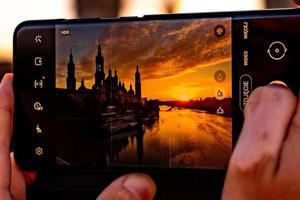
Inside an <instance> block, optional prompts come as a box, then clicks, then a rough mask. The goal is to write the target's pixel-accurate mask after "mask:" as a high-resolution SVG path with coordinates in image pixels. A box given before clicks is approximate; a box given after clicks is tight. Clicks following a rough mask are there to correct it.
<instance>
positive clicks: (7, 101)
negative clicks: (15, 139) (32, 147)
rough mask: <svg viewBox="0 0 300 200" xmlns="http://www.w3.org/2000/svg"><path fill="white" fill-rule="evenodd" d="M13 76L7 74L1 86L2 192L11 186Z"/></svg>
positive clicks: (0, 154)
mask: <svg viewBox="0 0 300 200" xmlns="http://www.w3.org/2000/svg"><path fill="white" fill-rule="evenodd" d="M12 78H13V77H12V74H6V75H5V76H4V78H3V80H2V82H1V84H0V160H1V162H0V190H1V191H4V190H8V189H9V185H10V174H11V171H10V167H11V166H10V156H9V152H10V138H11V131H12V130H11V129H12V127H11V125H12V123H11V121H12V109H13V88H12Z"/></svg>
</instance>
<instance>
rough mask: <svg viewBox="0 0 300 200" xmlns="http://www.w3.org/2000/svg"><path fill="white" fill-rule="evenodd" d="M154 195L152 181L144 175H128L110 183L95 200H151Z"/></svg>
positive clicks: (154, 187) (154, 188) (154, 190)
mask: <svg viewBox="0 0 300 200" xmlns="http://www.w3.org/2000/svg"><path fill="white" fill-rule="evenodd" d="M155 193H156V185H155V183H154V181H153V180H152V179H151V178H150V177H149V176H148V175H146V174H139V173H135V174H128V175H124V176H121V177H120V178H118V179H117V180H115V181H114V182H112V183H111V184H110V185H109V186H108V187H107V188H106V189H105V190H104V191H103V192H102V193H101V194H100V195H99V196H98V198H97V200H114V199H118V200H122V199H124V200H125V199H126V200H152V199H153V198H154V196H155Z"/></svg>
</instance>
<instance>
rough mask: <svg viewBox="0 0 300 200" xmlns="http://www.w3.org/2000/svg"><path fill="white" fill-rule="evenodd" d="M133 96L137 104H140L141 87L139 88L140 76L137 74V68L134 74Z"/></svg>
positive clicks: (137, 67)
mask: <svg viewBox="0 0 300 200" xmlns="http://www.w3.org/2000/svg"><path fill="white" fill-rule="evenodd" d="M135 96H136V98H137V99H138V101H139V102H141V99H142V86H141V75H140V72H139V66H138V65H137V66H136V72H135Z"/></svg>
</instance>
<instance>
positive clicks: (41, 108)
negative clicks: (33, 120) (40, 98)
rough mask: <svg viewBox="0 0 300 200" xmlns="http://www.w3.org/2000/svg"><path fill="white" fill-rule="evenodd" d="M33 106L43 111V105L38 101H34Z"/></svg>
mask: <svg viewBox="0 0 300 200" xmlns="http://www.w3.org/2000/svg"><path fill="white" fill-rule="evenodd" d="M33 108H34V110H36V111H43V109H44V107H43V106H42V104H41V103H40V102H35V103H34V104H33Z"/></svg>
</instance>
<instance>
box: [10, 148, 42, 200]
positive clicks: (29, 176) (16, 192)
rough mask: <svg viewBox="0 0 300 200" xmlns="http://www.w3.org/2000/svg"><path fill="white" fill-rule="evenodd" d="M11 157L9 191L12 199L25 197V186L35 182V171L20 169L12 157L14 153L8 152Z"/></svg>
mask: <svg viewBox="0 0 300 200" xmlns="http://www.w3.org/2000/svg"><path fill="white" fill-rule="evenodd" d="M10 158H11V176H12V177H11V184H10V192H11V194H12V196H13V197H14V199H26V186H27V185H28V184H31V183H33V182H35V180H36V177H37V172H25V171H23V170H21V169H20V168H19V167H18V165H17V163H16V161H15V157H14V153H11V154H10Z"/></svg>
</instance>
